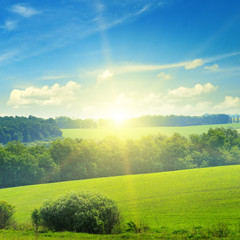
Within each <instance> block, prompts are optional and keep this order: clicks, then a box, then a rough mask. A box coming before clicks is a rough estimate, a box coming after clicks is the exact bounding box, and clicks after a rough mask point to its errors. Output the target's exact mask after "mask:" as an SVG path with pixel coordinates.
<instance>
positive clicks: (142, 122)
mask: <svg viewBox="0 0 240 240" xmlns="http://www.w3.org/2000/svg"><path fill="white" fill-rule="evenodd" d="M232 121H233V120H232V117H231V116H229V115H227V114H209V115H203V116H175V115H170V116H162V115H156V116H150V115H147V116H142V117H138V118H131V119H128V120H126V121H125V122H124V126H125V127H173V126H193V125H209V124H227V123H232ZM56 122H57V125H58V127H59V128H62V129H69V128H102V127H112V126H114V122H113V121H112V120H106V119H99V120H96V121H94V120H93V119H71V118H69V117H58V118H56Z"/></svg>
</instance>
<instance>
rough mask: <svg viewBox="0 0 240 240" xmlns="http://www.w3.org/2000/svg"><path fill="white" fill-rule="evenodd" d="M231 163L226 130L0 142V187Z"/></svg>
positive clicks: (232, 137) (234, 138)
mask: <svg viewBox="0 0 240 240" xmlns="http://www.w3.org/2000/svg"><path fill="white" fill-rule="evenodd" d="M230 164H240V135H239V133H238V132H237V131H236V130H233V129H230V128H228V129H224V128H216V129H209V131H208V132H207V133H203V134H201V135H191V136H190V137H188V138H186V137H183V136H181V135H179V134H177V133H176V134H174V135H173V136H171V137H166V136H162V135H154V136H146V137H142V138H140V139H137V140H131V139H129V140H121V139H119V138H117V137H114V136H112V137H107V138H105V139H102V140H86V139H75V140H74V139H69V138H67V139H58V140H56V141H54V142H52V143H51V144H50V145H49V146H48V147H47V146H39V145H36V146H25V145H24V144H22V143H20V142H16V141H14V142H9V143H7V144H6V145H5V146H3V145H2V146H0V187H1V188H5V187H13V186H20V185H27V184H36V183H48V182H57V181H67V180H78V179H86V178H95V177H107V176H118V175H125V174H138V173H153V172H161V171H174V170H180V169H190V168H201V167H211V166H223V165H230Z"/></svg>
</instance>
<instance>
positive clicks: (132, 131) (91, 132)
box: [61, 123, 240, 139]
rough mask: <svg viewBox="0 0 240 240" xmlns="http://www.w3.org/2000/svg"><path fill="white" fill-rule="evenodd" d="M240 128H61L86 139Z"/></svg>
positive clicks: (222, 125)
mask: <svg viewBox="0 0 240 240" xmlns="http://www.w3.org/2000/svg"><path fill="white" fill-rule="evenodd" d="M218 127H224V128H228V127H231V128H236V129H238V128H240V123H232V124H214V125H199V126H187V127H142V128H124V127H121V126H118V127H115V128H87V129H84V128H81V129H61V131H62V132H63V137H65V138H67V137H69V138H84V139H93V138H94V139H101V138H104V137H107V136H112V135H114V136H117V137H119V138H121V139H136V138H140V137H142V136H146V135H156V134H162V135H167V136H172V135H173V134H174V133H176V132H177V133H180V134H181V135H182V136H185V137H187V136H189V135H191V134H202V133H204V132H207V131H208V129H209V128H218Z"/></svg>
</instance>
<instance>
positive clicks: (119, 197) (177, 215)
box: [0, 166, 240, 229]
mask: <svg viewBox="0 0 240 240" xmlns="http://www.w3.org/2000/svg"><path fill="white" fill-rule="evenodd" d="M239 172H240V166H224V167H214V168H203V169H192V170H182V171H175V172H162V173H154V174H139V175H129V176H119V177H108V178H98V179H88V180H80V181H69V182H60V183H52V184H42V185H32V186H23V187H15V188H8V189H0V196H1V200H6V201H8V202H9V203H11V204H14V205H15V206H16V215H15V216H16V220H17V222H30V214H31V211H32V210H33V209H34V208H36V207H39V205H40V204H41V203H42V201H43V200H44V199H52V198H53V199H54V198H56V197H57V196H59V195H61V194H63V193H66V192H69V191H73V190H77V191H93V192H99V193H102V194H104V195H106V196H108V197H110V198H112V199H114V200H116V201H117V204H118V206H119V208H120V211H121V213H122V215H123V218H124V221H125V222H128V221H130V220H133V221H136V222H144V223H145V224H147V225H149V226H151V228H152V229H158V228H160V227H162V226H166V227H169V228H173V229H179V228H181V227H191V226H193V225H194V226H198V225H201V226H203V227H206V226H209V225H211V224H213V223H218V222H227V223H228V224H230V225H233V224H237V223H239V221H240V220H239V219H240V174H239Z"/></svg>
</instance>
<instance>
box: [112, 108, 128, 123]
mask: <svg viewBox="0 0 240 240" xmlns="http://www.w3.org/2000/svg"><path fill="white" fill-rule="evenodd" d="M126 119H127V115H126V113H124V112H123V111H116V112H114V114H113V116H112V120H113V121H114V123H115V124H116V125H121V124H122V123H123V122H124V121H125V120H126Z"/></svg>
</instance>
